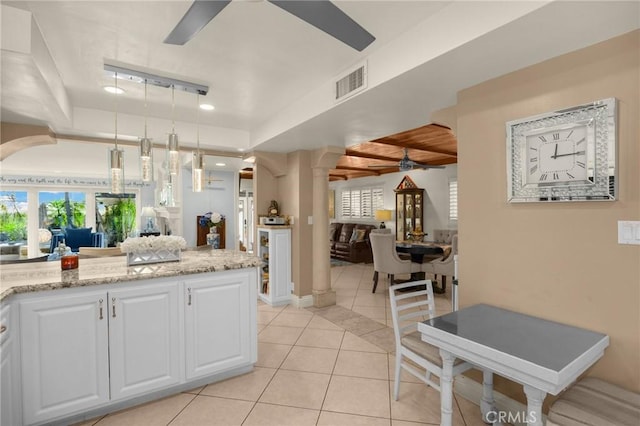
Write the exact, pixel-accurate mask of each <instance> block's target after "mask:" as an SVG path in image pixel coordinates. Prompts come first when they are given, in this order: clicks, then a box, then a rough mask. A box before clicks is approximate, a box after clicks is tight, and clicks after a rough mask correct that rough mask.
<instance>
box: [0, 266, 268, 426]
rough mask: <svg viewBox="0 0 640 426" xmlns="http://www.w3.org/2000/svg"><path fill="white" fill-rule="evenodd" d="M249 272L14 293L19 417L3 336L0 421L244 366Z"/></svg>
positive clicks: (250, 350) (251, 340)
mask: <svg viewBox="0 0 640 426" xmlns="http://www.w3.org/2000/svg"><path fill="white" fill-rule="evenodd" d="M257 275H258V274H257V272H256V269H255V268H250V269H244V270H232V271H224V272H219V273H206V274H196V275H193V276H189V277H180V278H164V279H152V280H145V281H144V283H143V282H142V281H138V282H131V283H118V284H116V285H103V286H99V288H101V290H90V289H88V288H79V289H68V290H62V291H55V292H42V293H37V294H35V295H21V296H23V297H20V298H19V300H18V301H15V302H14V303H13V304H11V305H7V306H11V307H13V308H19V311H20V316H19V321H20V327H19V328H20V330H19V337H20V339H21V342H22V343H21V352H22V356H21V358H20V360H21V362H20V363H19V364H20V365H19V366H18V367H17V368H19V371H20V372H21V374H22V381H21V383H22V398H21V400H22V404H23V409H22V413H21V414H22V415H21V416H19V417H22V420H20V419H19V417H16V416H14V414H12V412H11V410H15V409H16V407H18V408H19V407H20V405H19V404H18V403H17V402H16V401H10V400H6V398H11V395H12V394H13V395H14V396H15V390H16V389H20V387H18V386H14V385H15V384H14V383H10V382H9V380H8V379H7V378H9V379H10V378H12V377H15V376H13V375H12V374H9V373H8V372H11V371H12V370H15V368H16V366H15V365H11V360H12V359H11V358H10V353H11V352H9V351H5V346H4V344H5V343H7V342H2V343H3V346H2V353H1V355H2V365H1V367H2V406H1V408H2V409H1V411H0V413H1V415H2V424H3V425H4V424H7V425H17V424H38V423H44V422H49V421H52V420H60V419H64V418H70V417H72V416H73V415H77V414H80V413H82V412H87V411H90V410H93V409H96V408H99V407H108V406H109V405H113V404H116V403H118V402H120V401H126V400H128V399H132V398H137V397H140V396H144V395H148V394H150V393H153V392H155V391H160V390H167V389H172V388H174V389H176V391H179V390H181V389H183V388H180V387H179V385H181V384H182V385H183V386H185V384H186V383H188V382H189V381H190V380H192V379H195V378H206V379H208V378H211V380H209V381H215V377H216V375H222V376H224V377H227V376H229V375H233V371H235V370H234V369H241V368H251V366H252V364H253V363H255V362H256V360H257V331H256V291H255V289H256V287H257V279H256V277H257ZM178 280H180V281H179V282H178ZM16 340H17V339H16ZM235 374H237V373H235ZM120 406H121V405H120Z"/></svg>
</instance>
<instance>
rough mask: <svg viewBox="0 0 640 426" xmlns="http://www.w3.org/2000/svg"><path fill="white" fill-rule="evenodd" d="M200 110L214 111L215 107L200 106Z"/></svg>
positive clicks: (209, 105) (208, 105)
mask: <svg viewBox="0 0 640 426" xmlns="http://www.w3.org/2000/svg"><path fill="white" fill-rule="evenodd" d="M200 109H203V110H205V111H213V110H214V109H216V107H214V106H213V105H211V104H200Z"/></svg>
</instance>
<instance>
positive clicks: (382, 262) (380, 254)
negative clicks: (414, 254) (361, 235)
mask: <svg viewBox="0 0 640 426" xmlns="http://www.w3.org/2000/svg"><path fill="white" fill-rule="evenodd" d="M379 231H381V230H379ZM390 231H391V230H389V232H388V233H380V232H371V233H370V234H369V241H371V251H372V252H373V271H374V272H373V290H372V291H371V292H372V293H375V292H376V288H377V287H378V277H379V274H380V273H383V274H389V287H391V286H392V285H393V284H394V277H395V275H397V274H411V273H414V272H420V271H421V265H420V264H419V263H413V262H411V260H405V259H400V257H399V256H398V253H397V252H396V240H395V236H394V235H392V234H391V232H390Z"/></svg>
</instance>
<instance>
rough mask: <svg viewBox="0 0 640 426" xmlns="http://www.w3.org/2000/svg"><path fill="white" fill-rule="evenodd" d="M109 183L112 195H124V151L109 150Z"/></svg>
mask: <svg viewBox="0 0 640 426" xmlns="http://www.w3.org/2000/svg"><path fill="white" fill-rule="evenodd" d="M109 170H110V172H109V183H110V184H111V193H112V194H123V193H124V151H123V150H121V149H117V148H116V149H111V150H109Z"/></svg>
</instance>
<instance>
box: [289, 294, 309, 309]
mask: <svg viewBox="0 0 640 426" xmlns="http://www.w3.org/2000/svg"><path fill="white" fill-rule="evenodd" d="M291 305H293V306H295V307H296V308H308V307H310V306H313V295H312V294H309V295H307V296H302V297H298V296H296V295H295V294H292V295H291Z"/></svg>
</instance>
